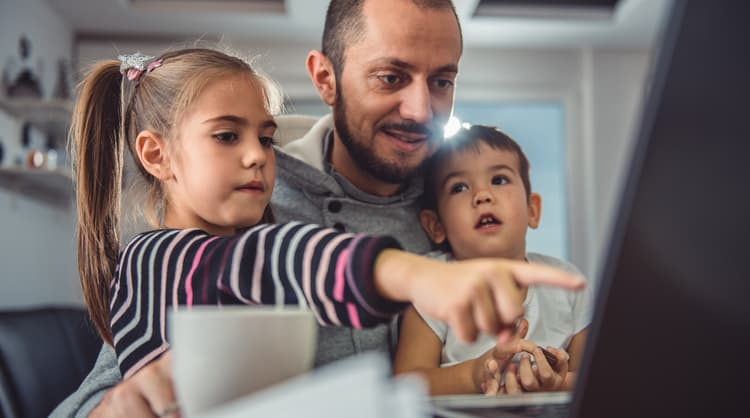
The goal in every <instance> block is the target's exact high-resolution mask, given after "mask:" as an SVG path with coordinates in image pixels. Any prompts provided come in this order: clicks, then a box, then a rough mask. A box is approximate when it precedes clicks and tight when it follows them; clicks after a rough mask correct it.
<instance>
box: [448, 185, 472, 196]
mask: <svg viewBox="0 0 750 418" xmlns="http://www.w3.org/2000/svg"><path fill="white" fill-rule="evenodd" d="M466 190H469V186H467V185H466V184H464V183H456V184H454V185H452V186H451V188H450V194H456V193H461V192H463V191H466Z"/></svg>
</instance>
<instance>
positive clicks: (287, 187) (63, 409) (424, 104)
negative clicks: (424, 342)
mask: <svg viewBox="0 0 750 418" xmlns="http://www.w3.org/2000/svg"><path fill="white" fill-rule="evenodd" d="M461 51H462V40H461V30H460V27H459V23H458V18H457V16H456V13H455V9H454V8H453V5H452V3H451V1H450V0H409V1H406V0H377V1H375V0H332V1H331V3H330V5H329V8H328V13H327V16H326V23H325V29H324V34H323V49H322V51H312V52H310V54H309V55H308V57H307V69H308V72H309V74H310V77H311V79H312V82H313V84H314V85H315V87H316V89H317V90H318V93H319V94H320V97H321V99H322V100H323V101H324V102H325V103H326V104H327V105H329V106H331V108H332V114H331V115H329V116H326V117H324V118H322V119H320V120H319V121H317V122H316V123H315V124H314V126H312V127H311V129H310V130H309V131H308V133H307V134H306V135H304V136H303V137H302V138H300V139H298V140H295V141H292V142H289V143H288V144H286V145H283V147H282V148H281V151H279V152H277V166H278V167H277V170H278V171H277V173H278V174H277V183H276V186H275V187H276V188H275V191H274V194H273V199H272V207H273V210H274V213H275V215H276V218H277V220H279V221H282V222H283V221H287V220H299V221H303V222H311V223H317V224H321V225H326V226H332V227H335V228H338V229H342V230H346V231H351V232H369V233H377V234H389V235H393V236H395V237H397V238H398V239H399V241H400V243H401V245H403V246H404V247H405V248H406V249H408V250H411V251H415V252H425V251H427V250H428V249H429V241H428V240H427V237H426V236H425V235H424V232H423V231H422V229H421V227H420V225H419V222H417V210H418V206H417V205H418V202H417V199H418V198H419V196H420V195H421V193H422V190H421V184H420V182H419V181H418V180H416V179H415V177H416V176H417V174H418V169H419V167H420V165H421V164H422V162H423V161H424V160H425V159H426V158H427V157H428V156H429V155H431V154H432V153H433V152H434V150H435V149H436V147H437V145H438V143H439V141H440V140H441V138H442V126H443V125H444V124H445V123H446V122H447V120H448V118H449V117H450V114H451V111H452V107H453V97H454V82H455V78H456V74H457V72H458V62H459V59H460V57H461ZM279 132H280V135H282V136H283V135H284V132H285V127H284V125H283V123H280V128H279ZM318 340H319V345H318V350H317V355H316V365H321V364H325V363H327V362H330V361H333V360H336V359H340V358H343V357H346V356H349V355H352V354H354V353H358V352H361V351H365V350H380V351H388V350H389V345H390V344H389V342H393V341H395V335H394V333H393V330H391V329H389V327H387V326H381V327H377V328H374V329H369V330H351V329H342V328H321V329H320V334H319V337H318ZM169 358H170V357H169V355H168V354H167V355H165V356H162V358H161V359H160V360H157V361H154V362H153V363H152V364H150V365H149V366H146V367H144V369H142V370H141V371H140V372H138V373H137V374H136V375H135V376H133V377H132V378H130V379H128V380H127V381H125V382H122V383H120V384H117V382H118V381H119V380H120V374H119V370H118V367H117V361H116V358H115V354H114V351H113V350H112V348H111V347H109V346H105V347H103V349H102V352H101V353H100V356H99V358H98V359H97V363H96V365H95V366H94V369H93V370H92V372H91V373H90V374H89V376H88V377H87V378H86V380H85V381H84V383H83V384H82V385H81V387H80V388H79V390H78V391H77V392H76V393H74V394H73V395H71V397H69V398H68V399H67V400H66V401H65V402H64V403H63V404H61V405H60V406H59V407H58V408H57V409H56V410H55V411H54V412H53V414H52V416H89V412H91V415H90V416H148V415H153V413H154V412H153V411H165V410H170V408H169V404H170V403H171V402H172V401H173V400H174V395H173V393H172V390H171V381H170V378H169ZM115 384H117V386H115V387H114V388H112V389H111V387H112V386H114V385H115ZM160 415H165V414H163V413H161V414H160Z"/></svg>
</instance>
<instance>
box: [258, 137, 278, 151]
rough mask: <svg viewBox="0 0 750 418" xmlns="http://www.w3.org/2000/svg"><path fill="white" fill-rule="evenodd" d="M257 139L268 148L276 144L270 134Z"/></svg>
mask: <svg viewBox="0 0 750 418" xmlns="http://www.w3.org/2000/svg"><path fill="white" fill-rule="evenodd" d="M258 140H259V141H260V144H261V145H263V146H264V147H266V148H270V147H272V146H274V145H276V141H274V140H273V137H270V136H261V137H260V138H258Z"/></svg>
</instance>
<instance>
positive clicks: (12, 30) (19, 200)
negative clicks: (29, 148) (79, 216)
mask: <svg viewBox="0 0 750 418" xmlns="http://www.w3.org/2000/svg"><path fill="white" fill-rule="evenodd" d="M21 35H25V36H26V37H27V38H28V39H29V41H30V44H31V50H30V52H31V55H30V57H29V58H28V59H27V60H25V61H24V60H21V57H20V55H19V52H18V51H19V48H18V40H19V38H20V36H21ZM72 51H73V33H72V30H71V29H70V28H69V27H68V26H67V24H66V23H65V22H64V21H63V20H61V19H60V18H59V17H58V16H57V15H56V14H55V13H54V12H53V11H52V9H51V8H50V7H49V5H48V4H47V3H46V2H45V1H44V0H2V1H0V66H2V67H3V68H4V69H6V70H8V71H11V72H14V73H15V72H16V71H17V70H18V69H19V68H20V67H26V66H28V67H30V68H31V69H32V70H33V71H34V73H35V74H37V75H38V76H40V77H39V78H40V81H41V86H42V90H43V92H44V95H45V96H46V97H49V96H50V95H51V93H52V90H53V86H54V84H55V82H56V81H57V66H58V61H59V60H61V59H66V60H68V62H70V60H71V57H72ZM20 138H21V123H20V122H19V121H18V120H16V119H14V118H11V117H10V116H9V115H7V114H6V113H5V112H3V111H2V110H0V140H2V141H3V142H4V143H5V144H7V146H6V149H8V148H9V147H10V146H16V145H17V144H18V141H19V140H20ZM68 185H69V184H68V183H64V182H63V188H65V190H64V191H63V192H62V194H63V195H66V196H68V197H69V199H67V200H66V199H65V198H63V199H60V200H59V201H58V202H56V203H55V204H50V203H49V202H44V201H42V200H39V199H36V198H34V197H33V196H30V195H28V194H26V193H23V192H19V191H17V190H14V189H13V187H12V186H10V187H3V188H0V309H6V308H14V307H23V306H29V305H38V304H63V305H78V304H81V297H80V286H79V284H78V275H77V273H76V267H75V263H76V262H75V247H74V239H73V228H74V225H75V211H74V209H73V198H72V196H73V195H72V191H73V188H72V185H70V187H69V188H66V187H65V186H68Z"/></svg>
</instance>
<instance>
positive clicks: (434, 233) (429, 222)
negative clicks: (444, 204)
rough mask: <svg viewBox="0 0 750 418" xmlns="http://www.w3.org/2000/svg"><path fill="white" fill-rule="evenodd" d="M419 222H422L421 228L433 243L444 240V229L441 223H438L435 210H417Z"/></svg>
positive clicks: (438, 219) (439, 242)
mask: <svg viewBox="0 0 750 418" xmlns="http://www.w3.org/2000/svg"><path fill="white" fill-rule="evenodd" d="M419 223H421V224H422V228H424V230H425V231H426V232H427V235H428V236H429V237H430V239H431V240H432V242H434V243H435V244H442V243H444V242H445V229H444V228H443V224H442V223H440V218H439V217H438V214H437V212H435V211H434V210H427V209H423V210H421V211H419Z"/></svg>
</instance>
